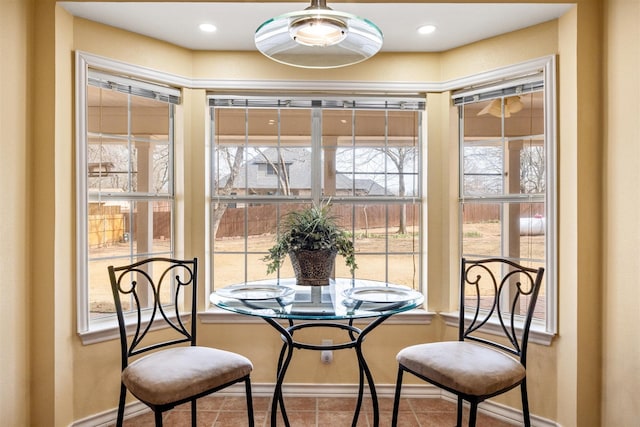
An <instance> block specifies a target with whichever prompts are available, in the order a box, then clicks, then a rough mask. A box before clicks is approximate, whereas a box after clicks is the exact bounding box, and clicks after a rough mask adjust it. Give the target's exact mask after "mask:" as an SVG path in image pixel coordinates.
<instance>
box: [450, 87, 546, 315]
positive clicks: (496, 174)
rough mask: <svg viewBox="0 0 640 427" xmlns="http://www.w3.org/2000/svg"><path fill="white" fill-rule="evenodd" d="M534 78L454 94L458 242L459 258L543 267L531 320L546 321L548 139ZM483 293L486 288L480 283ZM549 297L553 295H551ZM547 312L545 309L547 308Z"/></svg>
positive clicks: (542, 100)
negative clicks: (468, 93) (506, 260)
mask: <svg viewBox="0 0 640 427" xmlns="http://www.w3.org/2000/svg"><path fill="white" fill-rule="evenodd" d="M545 96H548V94H547V92H545V90H544V84H543V82H542V80H539V81H533V82H531V83H527V84H525V85H515V86H513V87H508V86H506V87H503V88H501V89H500V90H496V91H492V90H491V89H490V88H488V89H487V90H486V91H478V93H476V94H475V95H474V96H469V97H466V98H463V97H459V98H455V95H454V102H455V103H457V104H458V105H459V113H460V114H459V117H460V129H461V134H460V217H461V227H460V242H461V243H460V244H461V252H462V255H463V256H465V257H469V258H473V257H491V256H497V257H507V258H511V259H513V260H515V261H516V262H519V263H521V264H523V265H527V266H531V267H534V268H536V267H541V266H542V267H546V270H547V273H546V274H545V277H544V280H543V287H542V289H541V292H540V296H539V299H538V302H537V305H536V313H535V315H534V320H536V321H538V322H540V323H545V324H547V325H549V324H550V320H549V315H551V316H553V315H554V312H553V309H552V307H553V306H552V305H551V304H549V301H548V300H547V297H548V295H550V292H549V289H550V288H549V286H551V285H552V284H553V282H554V280H553V278H552V276H550V273H551V272H552V271H553V269H551V268H549V264H548V263H549V262H552V260H553V259H552V258H550V257H549V254H548V248H549V247H550V244H553V241H554V239H555V235H554V233H553V230H554V227H552V224H551V222H552V221H553V218H554V215H553V212H552V210H551V208H550V207H549V203H548V201H549V200H551V199H552V197H553V191H554V189H553V188H550V187H549V176H548V174H549V173H550V172H553V171H550V170H549V167H548V165H549V163H550V161H549V159H550V158H551V157H550V152H549V150H553V146H554V144H553V142H554V141H553V140H552V138H551V136H550V133H549V132H548V131H547V129H545V123H549V121H548V117H549V115H550V114H551V112H550V111H547V106H548V105H551V104H550V103H547V102H545ZM482 291H483V292H485V293H487V294H490V293H492V290H490V289H484V290H482ZM552 303H553V304H555V303H554V302H552ZM550 311H551V313H550Z"/></svg>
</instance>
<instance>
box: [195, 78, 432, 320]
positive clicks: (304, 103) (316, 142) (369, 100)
mask: <svg viewBox="0 0 640 427" xmlns="http://www.w3.org/2000/svg"><path fill="white" fill-rule="evenodd" d="M220 99H221V100H222V101H220V103H221V104H222V105H219V106H220V107H226V108H240V109H242V108H244V104H243V102H245V100H248V101H247V102H249V101H250V102H253V104H252V107H255V108H257V109H265V108H277V106H278V105H279V104H278V102H277V100H278V99H280V100H283V99H286V100H292V101H290V103H291V104H294V105H295V107H293V108H305V109H307V108H308V109H309V111H310V112H311V114H310V122H309V124H310V127H311V128H312V129H313V128H314V127H316V129H315V130H316V135H315V136H314V134H313V130H312V131H311V133H312V135H311V145H310V148H312V151H313V152H312V153H311V156H310V157H311V159H312V161H313V162H314V163H313V165H312V166H311V171H312V173H311V175H312V177H311V180H312V186H311V194H310V195H306V196H300V195H280V196H269V197H268V196H264V195H262V196H255V195H254V196H252V195H247V196H245V197H241V196H238V195H237V194H235V193H232V194H233V195H220V194H215V183H214V181H215V180H214V176H213V173H214V171H215V170H214V169H215V168H214V166H213V165H214V164H215V161H216V160H215V159H214V157H213V156H214V153H215V149H214V146H215V132H214V129H213V128H214V126H212V124H213V123H214V119H213V118H212V117H211V116H212V115H213V114H215V113H214V109H215V108H216V107H217V106H216V105H215V103H216V102H217V101H216V100H220ZM265 99H266V100H267V101H265ZM343 99H344V100H359V102H361V103H362V104H358V102H353V103H348V102H347V101H344V103H343ZM385 99H386V100H387V102H388V103H394V105H396V104H397V106H398V108H397V109H394V108H390V107H389V108H387V107H385ZM208 100H209V102H208V105H209V109H210V113H209V131H208V136H209V144H208V146H209V147H210V148H209V152H208V155H207V159H209V165H208V166H207V169H208V170H209V173H210V175H209V177H208V179H207V182H208V186H209V188H208V191H207V194H208V197H209V200H208V204H207V205H208V211H207V215H208V218H209V223H210V222H211V218H212V217H213V205H214V204H215V203H216V202H227V203H230V204H238V205H248V204H251V203H252V202H255V203H260V202H265V201H268V202H269V203H271V202H273V203H276V204H284V205H286V204H288V203H296V202H314V203H321V202H326V201H328V200H332V201H333V203H334V204H344V205H348V206H355V205H360V204H372V203H374V204H381V205H387V204H394V203H395V204H401V203H402V202H403V201H405V202H410V203H417V204H418V205H419V212H420V215H419V217H418V219H417V221H418V224H419V225H418V226H419V227H420V229H421V230H422V231H421V232H420V236H419V237H418V239H419V241H418V245H419V247H418V250H417V253H416V254H417V255H418V256H419V257H420V259H422V261H423V262H422V264H424V261H425V260H426V250H425V248H426V244H425V239H426V232H425V231H424V226H425V224H426V222H425V221H424V217H425V215H426V213H425V209H426V195H425V194H424V190H425V189H426V187H425V186H424V183H423V179H421V178H420V177H421V176H422V174H423V170H424V165H425V164H426V159H425V157H424V154H425V150H424V148H423V147H424V145H425V137H426V132H425V129H424V123H425V118H426V109H425V105H426V97H425V96H424V94H421V95H418V94H410V95H409V94H407V95H404V96H403V95H397V96H394V95H392V94H390V95H385V94H381V95H371V96H362V95H360V96H358V95H354V94H349V93H346V94H344V95H340V94H335V93H332V94H323V95H319V94H314V95H297V94H296V93H291V92H290V91H286V90H283V91H277V92H273V93H270V94H264V95H254V96H252V95H244V94H239V95H234V94H233V93H231V94H229V93H224V94H216V93H211V94H210V95H209V96H208ZM268 100H271V101H276V102H270V101H268ZM402 102H405V104H404V105H406V106H408V104H407V103H408V102H412V103H414V105H413V106H412V107H411V108H408V107H407V108H408V110H410V111H415V112H417V113H418V119H419V120H418V122H417V125H416V127H417V130H416V138H417V141H418V142H417V144H416V145H415V148H416V150H417V153H418V154H417V155H418V156H419V160H417V163H416V168H417V169H416V170H415V171H412V172H411V174H410V175H411V176H414V175H415V176H417V178H410V179H414V181H415V184H416V186H415V191H416V192H417V194H418V195H417V196H416V195H411V196H402V197H401V196H368V197H367V198H366V199H365V198H363V197H362V196H358V195H356V194H352V195H351V196H338V195H335V196H326V195H323V194H322V186H321V185H315V186H314V185H313V182H315V183H319V182H321V181H322V177H321V170H322V164H320V157H321V155H320V154H318V153H319V152H322V147H321V138H322V135H323V133H322V129H321V128H322V126H320V125H319V123H321V122H322V118H321V117H319V116H321V114H322V113H321V111H323V110H324V111H330V110H335V109H336V108H337V109H346V110H348V111H357V110H358V108H357V105H358V106H360V105H362V106H363V107H362V110H363V111H364V110H380V111H388V112H391V113H392V112H394V111H402V108H401V105H402ZM345 103H347V104H348V106H347V107H345V106H344V105H346V104H345ZM334 104H335V106H334ZM320 105H322V107H319V106H320ZM364 105H367V106H366V107H364ZM387 114H388V113H387ZM245 120H246V119H245ZM314 123H315V124H314ZM245 126H246V124H245ZM352 137H353V135H352ZM385 137H386V136H385ZM349 147H351V146H349ZM314 153H316V154H314ZM316 163H318V164H316ZM287 166H288V165H287ZM385 173H387V171H386V169H385ZM267 199H271V200H267ZM208 230H209V234H208V235H209V238H208V239H207V245H208V246H207V251H206V252H207V254H208V256H207V262H209V263H212V257H213V256H214V251H213V242H214V236H212V235H211V234H212V227H211V225H210V226H209V227H208ZM245 237H246V236H245ZM387 238H388V237H387ZM245 248H246V246H245ZM247 254H248V252H246V249H245V259H246V255H247ZM391 255H394V254H393V253H392V254H391ZM245 262H246V261H245ZM265 269H266V267H265ZM207 270H208V271H210V270H212V268H208V269H207ZM244 271H245V277H246V265H245V267H244ZM357 273H358V271H357V270H356V275H357ZM387 274H388V273H387ZM425 278H426V267H424V266H422V267H421V268H420V273H419V275H418V276H417V286H418V287H419V288H420V291H421V292H423V293H426V290H427V287H426V280H425ZM206 284H207V286H208V287H209V288H208V290H207V292H209V291H210V290H212V289H213V288H214V283H213V277H211V276H210V277H208V278H207V280H206ZM208 307H210V305H209V306H208Z"/></svg>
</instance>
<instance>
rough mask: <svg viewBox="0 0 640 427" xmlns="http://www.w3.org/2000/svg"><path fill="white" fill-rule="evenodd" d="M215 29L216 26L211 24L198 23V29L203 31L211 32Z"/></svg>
mask: <svg viewBox="0 0 640 427" xmlns="http://www.w3.org/2000/svg"><path fill="white" fill-rule="evenodd" d="M216 30H217V28H216V26H215V25H213V24H200V31H204V32H205V33H213V32H215V31H216Z"/></svg>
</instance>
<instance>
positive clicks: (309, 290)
mask: <svg viewBox="0 0 640 427" xmlns="http://www.w3.org/2000/svg"><path fill="white" fill-rule="evenodd" d="M210 300H211V302H212V303H213V304H214V305H215V306H217V307H220V308H223V309H225V310H229V311H232V312H234V313H240V314H245V315H249V316H259V317H270V318H281V319H301V320H323V319H326V320H340V319H357V318H367V317H379V316H387V315H392V314H396V313H401V312H403V311H408V310H411V309H414V308H416V307H418V306H420V305H421V304H422V303H423V302H424V296H423V295H422V294H421V293H420V292H418V291H415V290H413V289H411V288H409V287H406V286H400V285H394V284H391V283H385V282H377V281H372V280H361V279H344V278H337V279H335V280H331V282H330V284H329V285H327V286H298V285H296V280H295V279H293V278H291V279H279V280H278V279H269V280H260V281H255V282H247V283H240V284H237V285H231V286H227V287H224V288H221V289H219V290H217V291H216V292H213V293H212V294H211V296H210Z"/></svg>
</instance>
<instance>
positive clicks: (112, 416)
mask: <svg viewBox="0 0 640 427" xmlns="http://www.w3.org/2000/svg"><path fill="white" fill-rule="evenodd" d="M274 386H275V385H274V384H273V383H260V384H251V391H252V393H253V396H254V397H263V396H272V395H273V388H274ZM394 390H395V385H394V384H379V385H377V386H376V393H377V394H378V397H379V398H393V395H394ZM283 392H284V395H285V397H286V396H298V397H353V396H356V395H357V394H358V386H357V384H285V385H283ZM216 394H217V395H219V396H244V384H235V385H233V386H231V387H228V388H226V389H224V390H222V391H219V392H217V393H216ZM369 395H370V394H369V389H368V388H367V387H366V386H365V397H368V396H369ZM402 397H403V398H407V397H409V398H432V399H434V398H442V399H446V400H450V401H452V402H455V401H456V398H455V396H454V395H452V394H450V393H447V392H445V391H442V390H441V389H439V388H437V387H435V386H432V385H430V384H404V385H403V386H402ZM478 411H480V412H482V413H484V414H486V415H489V416H492V417H494V418H497V419H499V420H501V421H504V422H506V423H510V424H513V425H522V412H521V411H519V410H517V409H514V408H511V407H509V406H505V405H502V404H500V403H495V402H492V401H485V402H483V403H481V404H480V406H478ZM145 412H149V408H148V407H147V406H146V405H144V404H143V403H140V402H137V401H136V402H132V403H129V404H127V406H126V408H125V412H124V414H125V419H126V418H132V417H136V416H138V415H141V414H143V413H145ZM117 415H118V410H117V408H114V409H111V410H109V411H105V412H101V413H99V414H95V415H92V416H89V417H87V418H83V419H81V420H78V421H75V422H73V423H72V424H71V425H70V427H107V426H108V425H113V424H114V423H115V421H116V418H117ZM531 425H532V426H534V427H561V426H560V424H558V423H556V422H555V421H552V420H548V419H546V418H542V417H538V416H536V415H533V414H532V415H531Z"/></svg>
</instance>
